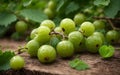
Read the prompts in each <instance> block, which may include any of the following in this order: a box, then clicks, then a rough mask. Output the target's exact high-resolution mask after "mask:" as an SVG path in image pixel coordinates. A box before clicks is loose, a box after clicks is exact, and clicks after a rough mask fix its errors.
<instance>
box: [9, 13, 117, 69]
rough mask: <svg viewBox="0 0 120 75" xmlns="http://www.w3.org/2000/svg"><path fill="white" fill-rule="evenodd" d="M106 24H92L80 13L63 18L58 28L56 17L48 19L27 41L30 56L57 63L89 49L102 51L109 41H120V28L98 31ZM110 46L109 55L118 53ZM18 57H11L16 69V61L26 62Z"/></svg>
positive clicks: (99, 22)
mask: <svg viewBox="0 0 120 75" xmlns="http://www.w3.org/2000/svg"><path fill="white" fill-rule="evenodd" d="M105 27H106V25H105V21H102V20H95V21H94V22H93V23H92V22H90V21H86V17H85V16H84V15H83V14H76V15H75V17H74V19H73V20H72V19H70V18H65V19H63V20H61V22H60V25H59V26H58V27H56V25H55V23H54V22H53V21H52V20H44V21H43V22H42V23H41V24H40V26H39V27H38V28H35V29H33V30H32V31H31V34H30V38H31V40H30V41H29V42H28V43H27V44H26V48H27V53H28V54H29V55H30V57H37V58H38V60H39V61H40V62H41V63H51V62H54V61H55V59H56V58H57V56H59V57H61V58H70V57H72V56H73V55H74V54H75V53H80V52H85V51H88V52H90V53H98V52H100V54H101V53H103V52H104V51H103V49H104V47H106V46H105V45H104V44H105V42H108V43H109V44H113V43H116V42H117V41H118V40H119V33H118V31H116V30H109V31H108V32H106V33H105V34H103V33H102V32H99V31H97V30H101V29H104V28H105ZM108 47H109V48H107V47H106V49H105V50H107V51H108V52H106V55H107V56H106V58H107V57H111V56H112V55H113V54H114V51H112V52H113V53H109V49H110V48H113V47H112V46H110V45H109V46H108ZM14 60H15V57H13V59H12V60H11V66H12V67H13V68H14V66H16V65H12V63H14V62H16V61H17V60H18V62H19V61H20V62H22V64H24V63H23V62H24V61H23V59H22V58H20V57H18V56H16V61H14ZM21 66H23V65H21ZM21 66H20V67H21ZM20 67H19V66H18V67H17V68H18V69H19V68H20ZM15 69H16V67H15Z"/></svg>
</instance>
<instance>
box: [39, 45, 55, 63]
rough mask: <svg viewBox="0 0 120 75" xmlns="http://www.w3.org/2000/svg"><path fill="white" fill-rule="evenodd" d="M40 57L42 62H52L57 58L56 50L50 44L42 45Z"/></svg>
mask: <svg viewBox="0 0 120 75" xmlns="http://www.w3.org/2000/svg"><path fill="white" fill-rule="evenodd" d="M37 56H38V59H39V61H40V62H41V63H51V62H53V61H55V59H56V56H57V54H56V50H55V49H54V48H53V47H52V46H50V45H42V46H41V47H40V48H39V49H38V53H37Z"/></svg>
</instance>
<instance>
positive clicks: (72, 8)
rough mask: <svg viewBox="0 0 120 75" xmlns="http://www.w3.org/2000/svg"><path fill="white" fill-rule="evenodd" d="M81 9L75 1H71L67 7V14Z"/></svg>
mask: <svg viewBox="0 0 120 75" xmlns="http://www.w3.org/2000/svg"><path fill="white" fill-rule="evenodd" d="M78 9H79V5H78V4H76V3H75V2H70V3H69V5H68V6H67V7H66V11H65V13H66V14H69V13H71V12H74V11H76V10H78Z"/></svg>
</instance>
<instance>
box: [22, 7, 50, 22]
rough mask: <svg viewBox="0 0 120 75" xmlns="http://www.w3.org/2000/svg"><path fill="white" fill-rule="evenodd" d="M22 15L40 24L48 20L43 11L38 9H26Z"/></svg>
mask: <svg viewBox="0 0 120 75" xmlns="http://www.w3.org/2000/svg"><path fill="white" fill-rule="evenodd" d="M20 14H21V15H22V16H24V17H27V18H28V19H30V20H33V21H35V22H38V23H41V22H42V21H43V20H45V19H48V18H47V16H46V15H45V14H44V13H43V12H42V11H40V10H37V9H24V10H22V11H21V13H20Z"/></svg>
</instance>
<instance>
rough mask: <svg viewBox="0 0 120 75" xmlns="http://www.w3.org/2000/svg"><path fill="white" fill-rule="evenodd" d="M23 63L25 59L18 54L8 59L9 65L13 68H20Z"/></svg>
mask: <svg viewBox="0 0 120 75" xmlns="http://www.w3.org/2000/svg"><path fill="white" fill-rule="evenodd" d="M24 65H25V61H24V59H23V58H22V57H21V56H19V55H16V56H13V57H12V58H11V59H10V67H11V68H12V69H14V70H20V69H21V68H23V67H24Z"/></svg>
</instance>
